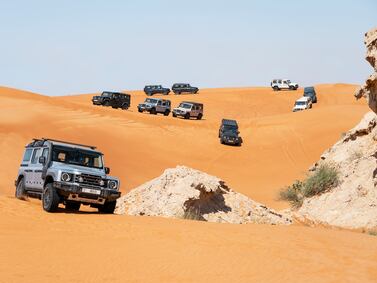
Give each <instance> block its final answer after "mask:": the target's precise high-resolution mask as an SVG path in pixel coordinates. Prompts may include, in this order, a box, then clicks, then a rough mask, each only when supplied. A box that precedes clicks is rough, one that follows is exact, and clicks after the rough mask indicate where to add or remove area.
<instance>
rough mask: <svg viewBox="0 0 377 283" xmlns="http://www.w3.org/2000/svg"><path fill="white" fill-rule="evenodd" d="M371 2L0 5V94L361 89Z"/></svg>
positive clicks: (375, 22) (37, 0)
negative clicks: (151, 88)
mask: <svg viewBox="0 0 377 283" xmlns="http://www.w3.org/2000/svg"><path fill="white" fill-rule="evenodd" d="M376 26H377V1H376V0H359V1H356V0H339V1H338V0H332V1H329V0H326V1H325V0H315V1H314V0H312V1H303V0H301V1H299V0H285V1H276V0H275V1H273V0H263V1H262V0H260V1H252V0H249V1H247V0H232V1H229V0H227V1H223V0H217V1H215V0H207V1H206V0H201V1H200V0H190V1H169V0H160V1H159V0H155V1H152V0H150V1H147V0H138V1H126V0H124V1H121V0H119V1H117V0H107V1H96V0H81V1H80V0H76V1H73V0H65V1H57V0H55V1H54V0H24V1H21V0H8V1H6V0H0V85H2V86H8V87H14V88H19V89H24V90H29V91H32V92H36V93H40V94H45V95H67V94H78V93H93V92H100V91H102V90H114V91H116V90H136V89H142V88H143V87H144V86H145V85H146V84H162V85H164V86H167V87H170V86H171V85H172V84H173V83H176V82H181V83H191V84H192V85H194V86H198V87H201V88H213V87H245V86H268V85H269V83H270V81H271V79H273V78H288V79H291V80H292V81H295V82H297V83H299V84H300V85H301V86H305V85H312V84H318V83H339V82H343V83H355V84H361V83H362V82H363V81H364V80H365V79H366V78H367V77H368V75H369V74H371V73H372V68H371V67H370V66H369V65H368V63H367V62H366V61H365V59H364V57H365V51H366V50H365V46H364V44H363V41H364V33H365V32H366V31H368V30H369V29H371V28H373V27H376Z"/></svg>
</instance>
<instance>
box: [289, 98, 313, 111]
mask: <svg viewBox="0 0 377 283" xmlns="http://www.w3.org/2000/svg"><path fill="white" fill-rule="evenodd" d="M310 108H312V99H311V98H310V97H308V96H303V97H301V98H299V99H297V100H296V102H295V105H294V107H293V109H292V111H293V112H296V111H301V110H306V109H310Z"/></svg>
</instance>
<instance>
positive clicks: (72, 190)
mask: <svg viewBox="0 0 377 283" xmlns="http://www.w3.org/2000/svg"><path fill="white" fill-rule="evenodd" d="M53 185H54V188H55V189H57V191H58V192H59V194H60V195H61V196H63V197H65V198H67V199H69V200H73V201H81V202H84V203H95V204H103V203H105V201H115V200H116V199H118V198H119V197H120V195H121V192H119V191H117V190H111V189H108V188H103V187H98V186H90V185H85V184H78V183H67V182H54V184H53ZM85 190H86V192H85Z"/></svg>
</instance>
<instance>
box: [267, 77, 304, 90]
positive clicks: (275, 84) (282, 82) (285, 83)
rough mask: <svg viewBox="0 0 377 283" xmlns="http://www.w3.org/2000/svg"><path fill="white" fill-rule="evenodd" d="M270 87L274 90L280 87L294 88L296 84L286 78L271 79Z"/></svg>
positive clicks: (280, 88)
mask: <svg viewBox="0 0 377 283" xmlns="http://www.w3.org/2000/svg"><path fill="white" fill-rule="evenodd" d="M271 87H272V89H273V90H275V91H278V90H282V89H289V90H296V89H298V84H297V83H293V82H291V81H290V80H287V79H275V80H272V82H271Z"/></svg>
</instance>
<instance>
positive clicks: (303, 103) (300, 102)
mask: <svg viewBox="0 0 377 283" xmlns="http://www.w3.org/2000/svg"><path fill="white" fill-rule="evenodd" d="M295 105H296V106H305V105H306V103H305V102H304V101H296V103H295Z"/></svg>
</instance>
